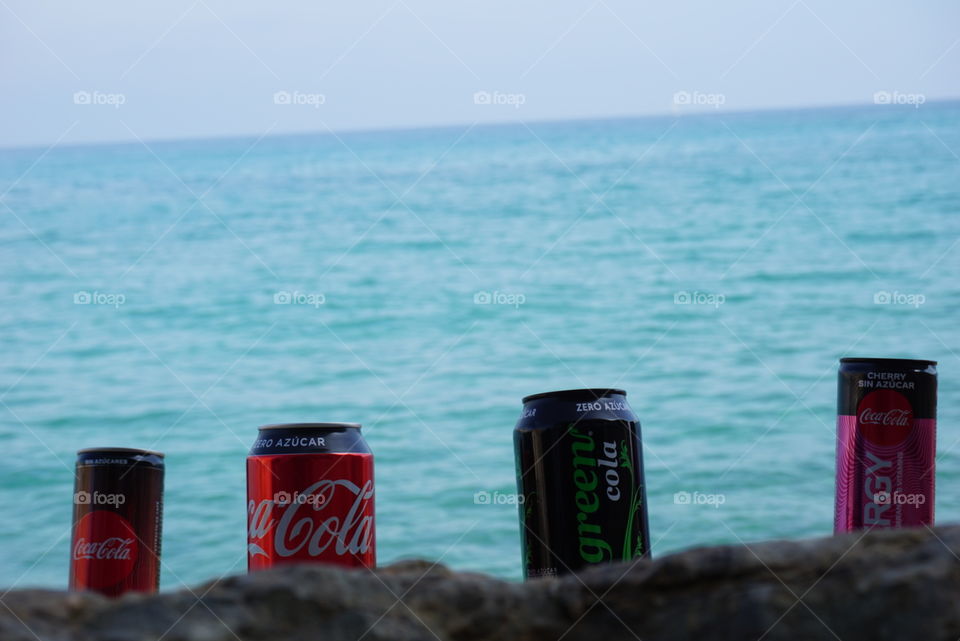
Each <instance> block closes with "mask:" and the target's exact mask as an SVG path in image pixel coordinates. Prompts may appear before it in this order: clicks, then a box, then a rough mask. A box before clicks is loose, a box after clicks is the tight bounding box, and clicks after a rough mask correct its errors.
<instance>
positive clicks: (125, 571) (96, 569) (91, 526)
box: [70, 510, 140, 589]
mask: <svg viewBox="0 0 960 641" xmlns="http://www.w3.org/2000/svg"><path fill="white" fill-rule="evenodd" d="M139 549H140V546H139V545H138V542H137V537H136V534H135V533H134V531H133V527H132V526H131V525H130V523H129V522H128V521H127V520H126V519H125V518H123V517H122V516H120V515H119V514H117V513H115V512H110V511H107V510H94V511H92V512H88V513H87V514H86V515H85V516H83V517H82V518H81V519H80V520H79V521H77V524H76V526H75V528H74V535H73V550H72V559H73V562H72V567H73V573H72V575H71V581H70V582H71V588H81V587H82V588H92V589H102V588H107V587H110V586H113V585H116V584H118V583H120V582H121V581H123V580H124V579H126V578H127V577H128V576H129V575H130V573H131V572H132V571H133V568H134V565H135V564H136V562H137V556H138V554H139Z"/></svg>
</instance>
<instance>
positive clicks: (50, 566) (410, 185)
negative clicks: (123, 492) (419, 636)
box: [0, 103, 960, 589]
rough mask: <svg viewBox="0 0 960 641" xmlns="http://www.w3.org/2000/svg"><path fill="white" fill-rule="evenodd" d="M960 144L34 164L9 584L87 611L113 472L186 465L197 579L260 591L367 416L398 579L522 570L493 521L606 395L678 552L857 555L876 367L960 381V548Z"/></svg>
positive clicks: (511, 511)
mask: <svg viewBox="0 0 960 641" xmlns="http://www.w3.org/2000/svg"><path fill="white" fill-rule="evenodd" d="M957 150H960V104H958V103H940V104H930V103H928V104H926V105H924V106H923V107H922V108H920V109H915V108H912V107H878V106H870V107H861V108H842V109H839V108H838V109H821V110H811V111H795V112H769V113H754V114H749V113H744V114H729V113H724V114H723V115H722V116H720V115H717V116H689V117H683V118H679V119H676V118H670V117H663V118H646V119H635V120H605V121H582V122H558V123H540V124H529V125H525V124H517V125H510V126H496V127H494V126H483V127H458V128H446V129H430V130H415V131H381V132H365V133H345V134H336V135H304V136H291V137H267V138H263V139H259V140H257V139H223V140H202V141H183V142H157V143H153V142H148V143H146V144H145V145H141V144H123V145H102V146H86V147H79V146H74V147H58V148H55V149H52V150H50V151H49V152H47V151H45V150H44V149H41V148H36V149H8V150H2V151H0V193H3V194H4V195H3V197H2V200H0V294H2V300H3V305H2V307H0V345H2V354H3V358H2V359H0V447H2V450H3V452H4V464H3V465H2V466H0V505H2V507H3V511H4V515H5V518H4V519H3V521H2V524H0V548H2V549H3V550H5V553H4V554H0V585H4V586H11V585H18V586H25V585H44V586H51V587H64V586H65V584H66V578H67V563H68V547H69V527H70V513H71V492H72V483H73V476H72V466H73V457H74V453H75V451H76V450H77V449H78V448H81V447H88V446H96V445H118V446H135V447H151V448H157V449H160V450H162V451H164V452H166V454H167V482H166V511H165V522H164V547H163V558H164V563H165V568H164V573H163V586H164V587H165V588H167V589H169V588H174V587H177V586H179V585H180V583H181V582H187V583H192V582H198V581H201V580H205V579H207V578H210V577H213V576H218V575H221V574H223V573H227V572H242V571H244V570H245V567H246V566H245V556H244V555H245V495H244V492H245V490H244V457H245V455H246V451H247V449H248V448H249V446H250V445H251V443H252V442H253V439H254V436H255V434H256V427H257V426H258V425H260V424H264V423H276V422H284V421H296V420H320V421H330V420H334V421H340V420H344V421H358V422H361V423H363V424H364V433H365V434H366V437H367V439H368V441H369V443H370V445H371V447H372V448H373V451H374V453H375V455H376V464H377V483H378V486H377V491H378V500H377V510H378V513H377V518H378V520H377V535H378V556H379V560H380V561H381V562H382V563H386V562H390V561H393V560H397V559H400V558H407V557H426V558H430V559H440V560H442V562H444V563H446V564H449V565H451V566H453V567H455V568H459V569H470V570H479V571H484V572H491V573H494V574H497V575H500V576H503V577H508V578H514V579H515V578H518V577H519V576H520V567H519V561H520V553H519V535H518V525H517V515H516V508H515V506H513V505H509V504H492V505H481V504H477V503H475V500H474V495H475V493H477V492H481V491H486V492H501V493H511V492H513V491H514V487H515V485H514V468H513V451H512V441H511V430H512V428H513V424H514V423H515V421H516V418H517V416H518V413H519V409H520V398H521V397H522V396H524V395H526V394H530V393H534V392H541V391H547V390H551V389H561V388H571V387H583V386H620V387H624V388H626V389H627V391H628V394H629V400H630V402H631V403H632V405H633V407H634V409H635V411H636V412H637V413H638V415H639V416H640V417H641V420H642V424H643V439H644V446H645V457H646V463H647V481H648V487H649V513H650V524H651V534H652V537H653V541H654V554H655V555H662V554H665V553H667V552H669V551H672V550H677V549H681V548H685V547H689V546H695V545H702V544H711V543H722V542H736V541H738V540H745V541H750V540H756V539H764V538H781V537H789V538H794V537H807V536H817V535H824V534H829V533H830V532H831V530H832V509H833V485H834V476H833V474H834V459H833V456H834V438H835V436H834V420H835V407H836V406H835V402H836V401H835V395H836V368H837V359H839V358H840V357H841V356H844V355H868V356H878V355H883V356H915V357H921V358H931V359H937V360H939V361H940V375H941V379H940V385H941V386H940V393H941V396H940V424H939V435H938V448H939V457H940V458H939V461H938V469H937V483H938V494H937V506H936V509H937V518H938V521H940V522H945V521H956V520H957V519H958V518H960V495H958V494H957V493H956V492H954V491H952V490H953V488H954V487H955V486H956V484H957V483H958V481H960V447H957V442H958V440H960V430H958V428H957V419H958V417H960V408H958V403H957V393H958V380H960V377H958V375H957V374H956V372H957V369H958V365H960V357H958V353H957V351H958V349H960V345H958V337H960V334H958V331H957V322H956V318H957V312H958V311H960V297H958V294H960V269H958V268H960V261H958V258H960V249H958V248H957V244H958V239H960V216H958V213H960V212H958V209H960V158H958V156H957ZM285 293H288V294H289V298H285V295H286V294H285ZM85 300H89V301H90V302H89V303H88V304H83V302H84V301H85ZM285 300H291V302H290V303H287V304H284V301H285ZM277 301H279V303H278V302H277ZM487 301H489V302H487ZM685 301H689V302H688V303H687V304H684V302H685ZM884 301H889V302H886V303H884ZM683 491H689V492H695V491H699V492H703V493H713V494H721V495H722V496H723V504H722V505H720V506H719V507H712V506H708V505H680V504H676V503H674V493H676V492H683Z"/></svg>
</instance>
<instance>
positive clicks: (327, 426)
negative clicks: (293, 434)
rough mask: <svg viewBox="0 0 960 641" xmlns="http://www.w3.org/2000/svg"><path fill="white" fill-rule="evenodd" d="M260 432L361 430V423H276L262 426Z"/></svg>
mask: <svg viewBox="0 0 960 641" xmlns="http://www.w3.org/2000/svg"><path fill="white" fill-rule="evenodd" d="M258 429H260V430H336V429H352V430H359V429H360V423H274V424H272V425H261V426H260V427H259V428H258Z"/></svg>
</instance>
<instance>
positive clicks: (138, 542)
mask: <svg viewBox="0 0 960 641" xmlns="http://www.w3.org/2000/svg"><path fill="white" fill-rule="evenodd" d="M162 525H163V454H161V453H160V452H152V451H149V450H139V449H130V448H123V447H108V448H91V449H84V450H80V451H79V452H77V467H76V482H75V485H74V493H73V538H72V541H71V544H70V589H71V590H94V591H96V592H100V593H101V594H105V595H107V596H119V595H120V594H123V593H124V592H130V591H135V592H156V591H157V590H158V589H159V587H160V536H161V530H162Z"/></svg>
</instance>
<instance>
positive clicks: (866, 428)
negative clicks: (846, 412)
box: [857, 389, 913, 447]
mask: <svg viewBox="0 0 960 641" xmlns="http://www.w3.org/2000/svg"><path fill="white" fill-rule="evenodd" d="M857 425H858V428H859V430H860V433H861V434H863V436H864V438H866V439H867V440H868V441H870V442H871V443H873V444H874V445H879V446H883V447H890V446H893V445H897V444H899V443H902V442H903V441H904V439H906V438H907V435H908V434H909V433H910V430H911V429H912V428H913V408H912V407H911V406H910V401H909V399H907V397H906V396H904V395H903V394H901V393H900V392H897V391H895V390H887V389H884V390H875V391H873V392H870V393H869V394H867V395H866V396H864V397H863V400H861V401H860V404H859V406H858V407H857Z"/></svg>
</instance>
